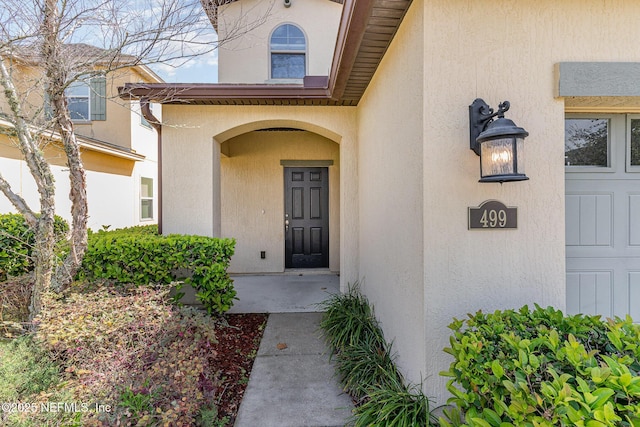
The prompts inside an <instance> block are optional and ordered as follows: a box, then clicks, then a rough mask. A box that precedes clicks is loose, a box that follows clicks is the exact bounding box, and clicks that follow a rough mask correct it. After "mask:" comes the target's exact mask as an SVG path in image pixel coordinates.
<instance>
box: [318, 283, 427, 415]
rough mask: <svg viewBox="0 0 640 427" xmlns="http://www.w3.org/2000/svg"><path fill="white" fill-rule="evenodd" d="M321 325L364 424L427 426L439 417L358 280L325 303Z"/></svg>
mask: <svg viewBox="0 0 640 427" xmlns="http://www.w3.org/2000/svg"><path fill="white" fill-rule="evenodd" d="M320 306H321V308H322V309H323V311H324V314H323V317H322V320H321V322H320V328H321V329H322V333H323V335H324V337H325V340H326V341H327V344H328V345H329V346H330V347H331V349H332V351H333V352H335V359H336V370H337V373H338V375H339V376H340V381H341V382H342V384H343V387H344V390H345V391H346V392H347V393H348V394H349V395H350V396H351V397H352V398H353V399H354V401H355V403H356V405H357V408H356V410H355V413H354V416H353V419H352V420H351V422H352V424H353V425H355V426H357V427H359V426H370V425H375V426H383V425H389V426H391V425H395V426H407V427H413V426H427V425H432V424H433V423H434V422H435V420H434V419H433V417H432V415H431V411H430V409H429V403H430V402H429V399H428V398H427V397H426V396H425V395H424V394H423V393H422V391H421V389H420V388H419V387H417V386H406V385H405V382H404V379H403V377H402V374H401V373H400V372H399V371H398V369H397V367H396V365H395V355H394V354H393V353H392V351H391V344H388V343H387V342H386V340H385V338H384V334H383V333H382V329H381V328H380V324H379V323H378V321H377V319H376V317H375V314H374V311H373V308H372V307H371V305H370V304H369V301H368V300H367V298H366V297H365V296H364V295H362V293H361V292H360V289H359V286H358V284H356V285H353V286H350V287H349V289H348V290H347V292H346V293H344V294H335V295H332V296H331V297H330V298H329V299H327V300H326V301H325V302H324V303H322V304H321V305H320Z"/></svg>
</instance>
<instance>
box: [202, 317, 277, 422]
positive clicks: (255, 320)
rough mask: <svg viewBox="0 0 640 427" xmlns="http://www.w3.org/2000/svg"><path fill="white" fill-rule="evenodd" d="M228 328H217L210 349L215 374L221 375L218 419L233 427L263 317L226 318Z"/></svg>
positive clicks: (265, 320) (262, 328)
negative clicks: (214, 339)
mask: <svg viewBox="0 0 640 427" xmlns="http://www.w3.org/2000/svg"><path fill="white" fill-rule="evenodd" d="M225 318H226V320H227V322H228V324H229V326H218V328H217V330H216V337H217V339H218V343H217V344H216V345H215V346H214V350H215V351H216V352H217V356H216V359H215V362H214V363H215V370H217V371H218V372H220V373H221V376H222V385H221V386H220V387H219V388H218V393H217V395H216V399H217V402H216V406H217V407H218V419H223V418H224V417H229V423H228V424H227V425H229V426H233V424H234V422H235V419H236V416H237V413H238V409H239V407H240V402H241V401H242V397H243V396H244V392H245V390H246V388H247V384H248V383H249V375H250V374H251V368H252V367H253V362H254V360H255V357H256V355H257V354H258V347H259V346H260V340H261V339H262V334H263V332H264V328H265V326H266V323H267V318H268V315H267V314H226V315H225Z"/></svg>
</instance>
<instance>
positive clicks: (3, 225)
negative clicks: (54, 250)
mask: <svg viewBox="0 0 640 427" xmlns="http://www.w3.org/2000/svg"><path fill="white" fill-rule="evenodd" d="M53 231H54V235H55V237H56V240H57V247H58V252H59V255H60V256H61V257H62V256H63V255H64V252H65V242H66V236H67V233H68V232H69V224H68V223H67V222H66V221H65V220H64V219H62V218H61V217H59V216H58V215H56V216H55V217H54V223H53ZM34 245H35V233H34V230H32V229H31V228H30V227H29V225H28V224H27V222H26V221H25V219H24V216H22V215H20V214H12V213H9V214H0V282H1V281H5V280H7V278H8V277H9V276H12V277H17V276H21V275H23V274H26V273H29V272H31V271H32V270H33V260H32V259H31V253H32V251H33V247H34Z"/></svg>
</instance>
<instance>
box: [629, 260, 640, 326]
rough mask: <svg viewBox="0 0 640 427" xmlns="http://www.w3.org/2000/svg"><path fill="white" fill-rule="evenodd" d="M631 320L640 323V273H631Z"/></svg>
mask: <svg viewBox="0 0 640 427" xmlns="http://www.w3.org/2000/svg"><path fill="white" fill-rule="evenodd" d="M627 311H628V312H629V315H630V316H631V318H633V319H634V320H635V321H636V322H637V321H640V271H631V272H629V307H628V309H627Z"/></svg>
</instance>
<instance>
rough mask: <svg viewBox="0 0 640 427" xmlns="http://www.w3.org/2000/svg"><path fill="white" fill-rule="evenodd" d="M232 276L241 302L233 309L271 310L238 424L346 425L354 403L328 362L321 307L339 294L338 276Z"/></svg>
mask: <svg viewBox="0 0 640 427" xmlns="http://www.w3.org/2000/svg"><path fill="white" fill-rule="evenodd" d="M233 279H234V282H235V287H236V290H237V292H238V297H239V298H240V300H239V301H236V304H235V305H234V309H233V310H232V311H231V312H235V313H240V312H251V313H265V312H268V313H271V314H270V315H269V320H268V321H267V326H266V328H265V331H264V336H263V338H262V342H261V343H260V348H259V350H258V356H257V357H256V360H255V362H254V365H253V370H252V372H251V376H250V378H249V384H248V386H247V390H246V392H245V395H244V398H243V400H242V404H241V405H240V409H239V411H238V416H237V418H236V422H235V424H234V426H235V427H320V426H323V427H334V426H335V427H337V426H344V425H345V423H346V422H347V420H348V418H349V417H350V415H351V411H352V409H353V404H352V402H351V399H350V398H349V396H347V395H345V394H344V393H343V392H342V390H341V388H340V385H339V384H338V381H337V378H336V377H335V369H334V366H333V364H332V363H331V362H329V351H328V349H327V347H326V346H325V344H324V342H323V340H322V339H321V337H320V330H319V324H320V320H321V318H322V313H319V312H318V310H319V308H318V306H317V303H318V302H321V301H323V300H324V299H326V298H327V297H328V296H329V295H330V294H331V293H334V292H339V284H338V280H337V276H335V275H328V274H325V275H315V274H314V275H305V274H303V275H302V276H298V275H281V276H235V277H233ZM244 310H247V311H244Z"/></svg>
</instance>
